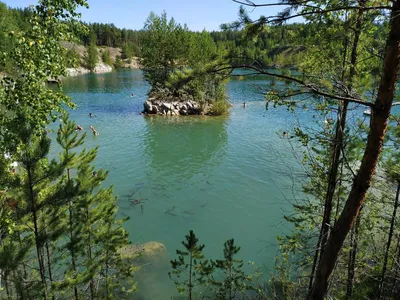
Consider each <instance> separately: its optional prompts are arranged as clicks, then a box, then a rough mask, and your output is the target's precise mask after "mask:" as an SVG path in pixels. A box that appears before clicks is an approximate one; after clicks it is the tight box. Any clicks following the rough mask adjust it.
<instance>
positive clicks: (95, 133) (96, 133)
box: [90, 125, 99, 135]
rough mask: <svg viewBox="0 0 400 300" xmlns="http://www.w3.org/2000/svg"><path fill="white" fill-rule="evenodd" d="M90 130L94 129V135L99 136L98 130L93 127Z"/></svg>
mask: <svg viewBox="0 0 400 300" xmlns="http://www.w3.org/2000/svg"><path fill="white" fill-rule="evenodd" d="M90 129H92V131H93V134H94V135H99V133H98V132H97V130H96V128H94V127H93V126H92V125H90Z"/></svg>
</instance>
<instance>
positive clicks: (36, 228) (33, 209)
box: [26, 165, 47, 299]
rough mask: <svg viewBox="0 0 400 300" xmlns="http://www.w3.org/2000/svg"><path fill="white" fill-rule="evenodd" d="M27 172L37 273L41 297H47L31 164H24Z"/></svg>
mask: <svg viewBox="0 0 400 300" xmlns="http://www.w3.org/2000/svg"><path fill="white" fill-rule="evenodd" d="M26 169H27V173H28V182H29V202H30V206H31V212H32V215H33V227H34V234H35V245H36V254H37V259H38V263H39V273H40V280H41V283H42V285H43V299H47V283H46V270H45V266H44V262H43V254H42V250H43V248H42V247H41V246H40V245H39V226H38V216H37V211H36V205H35V204H36V199H35V193H34V190H33V178H32V170H31V166H30V165H27V166H26Z"/></svg>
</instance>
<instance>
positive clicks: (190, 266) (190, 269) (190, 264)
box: [189, 252, 193, 300]
mask: <svg viewBox="0 0 400 300" xmlns="http://www.w3.org/2000/svg"><path fill="white" fill-rule="evenodd" d="M192 266H193V257H192V252H190V257H189V300H192V287H193V285H192Z"/></svg>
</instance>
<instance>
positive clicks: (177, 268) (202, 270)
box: [169, 230, 211, 299]
mask: <svg viewBox="0 0 400 300" xmlns="http://www.w3.org/2000/svg"><path fill="white" fill-rule="evenodd" d="M185 238H186V242H185V241H182V245H183V246H184V249H185V250H184V251H182V250H176V254H177V255H178V259H174V260H171V266H172V269H173V271H172V272H170V273H169V277H170V278H171V279H172V280H173V281H174V283H175V286H176V289H177V290H178V292H179V293H180V294H183V293H187V295H188V298H189V299H193V298H194V297H195V295H196V294H195V291H194V289H195V288H196V286H198V285H201V284H204V283H205V282H206V281H205V276H206V275H208V274H209V272H210V271H211V269H210V267H209V265H208V261H207V260H205V259H204V255H203V253H202V250H203V249H204V245H199V244H198V241H199V240H198V238H197V237H196V235H195V234H194V232H193V230H190V231H189V234H188V235H186V236H185Z"/></svg>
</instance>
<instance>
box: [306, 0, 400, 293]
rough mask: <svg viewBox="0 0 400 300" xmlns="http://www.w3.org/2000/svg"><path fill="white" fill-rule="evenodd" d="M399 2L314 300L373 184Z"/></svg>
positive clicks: (390, 90) (399, 54) (398, 42)
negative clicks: (359, 155)
mask: <svg viewBox="0 0 400 300" xmlns="http://www.w3.org/2000/svg"><path fill="white" fill-rule="evenodd" d="M399 15H400V1H394V2H393V7H392V13H391V20H390V33H389V36H388V38H387V43H386V50H385V59H384V66H383V72H382V78H381V82H380V86H379V91H378V96H377V99H376V101H375V105H374V106H373V114H372V116H371V121H370V122H371V123H370V132H369V134H368V141H367V145H366V149H365V152H364V156H363V159H362V161H361V165H360V169H359V170H358V172H357V175H356V177H355V179H354V181H353V184H352V187H351V191H350V194H349V197H348V199H347V201H346V204H345V207H344V209H343V211H342V213H341V214H340V217H339V219H338V222H337V223H336V226H335V227H334V228H333V230H332V231H331V235H330V236H329V239H328V241H327V245H326V247H325V252H324V254H323V255H322V257H321V260H320V264H319V265H318V269H317V274H316V279H315V281H314V283H313V289H312V293H311V297H312V299H315V300H317V299H323V298H324V296H325V295H326V293H327V289H328V283H329V280H330V278H331V275H332V271H333V268H334V266H335V263H336V261H337V258H338V254H339V251H340V250H341V248H342V246H343V242H344V240H345V239H346V236H347V234H348V233H349V231H350V229H351V226H352V224H353V222H354V219H355V218H356V217H357V215H358V213H359V210H360V208H361V206H362V204H363V201H364V199H365V195H366V192H367V190H368V188H369V187H370V184H371V179H372V176H373V175H374V174H375V168H376V165H377V163H378V159H379V155H380V153H381V151H382V144H383V139H384V137H385V134H386V129H387V123H388V119H389V116H390V111H391V107H392V103H393V98H394V93H395V89H396V81H397V77H398V73H399V67H400V17H399Z"/></svg>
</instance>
